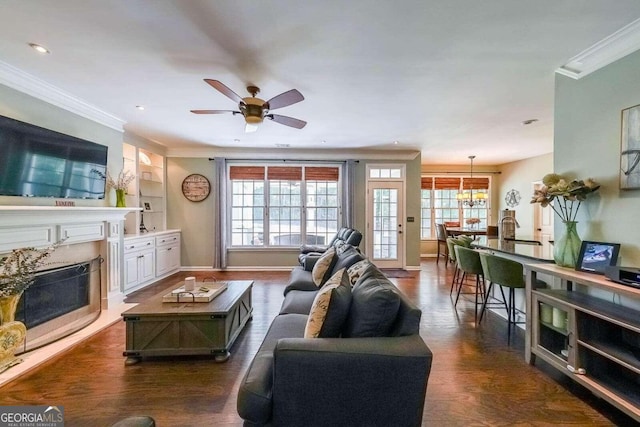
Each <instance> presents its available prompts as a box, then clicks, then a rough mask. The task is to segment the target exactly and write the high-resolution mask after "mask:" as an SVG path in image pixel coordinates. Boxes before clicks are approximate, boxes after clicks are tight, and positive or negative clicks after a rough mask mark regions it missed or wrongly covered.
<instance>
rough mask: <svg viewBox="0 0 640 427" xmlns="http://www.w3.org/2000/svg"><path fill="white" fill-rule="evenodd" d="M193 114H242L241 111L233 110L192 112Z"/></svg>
mask: <svg viewBox="0 0 640 427" xmlns="http://www.w3.org/2000/svg"><path fill="white" fill-rule="evenodd" d="M191 112H192V113H193V114H225V113H233V114H234V115H236V114H240V111H233V110H191Z"/></svg>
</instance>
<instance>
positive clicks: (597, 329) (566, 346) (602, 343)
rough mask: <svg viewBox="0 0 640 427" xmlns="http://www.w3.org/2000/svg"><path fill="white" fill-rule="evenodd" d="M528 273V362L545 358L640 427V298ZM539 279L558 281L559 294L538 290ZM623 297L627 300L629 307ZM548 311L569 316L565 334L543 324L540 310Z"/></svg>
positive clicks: (607, 286)
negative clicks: (537, 278) (537, 280)
mask: <svg viewBox="0 0 640 427" xmlns="http://www.w3.org/2000/svg"><path fill="white" fill-rule="evenodd" d="M525 268H526V269H527V273H528V274H527V293H526V294H527V312H530V313H531V316H529V317H528V318H527V328H526V335H527V338H526V341H525V347H526V348H525V358H526V359H527V361H529V362H530V363H535V360H536V357H539V358H541V359H542V360H544V361H546V362H548V363H549V364H550V365H551V366H553V367H555V368H556V369H558V370H559V371H561V372H563V373H564V374H566V375H567V376H569V377H570V378H572V379H573V380H574V381H576V382H578V383H580V384H582V385H583V386H585V387H586V388H587V389H589V390H591V391H592V392H593V393H594V394H596V395H597V396H599V397H601V398H603V399H605V400H606V401H608V402H609V403H611V404H612V405H614V406H616V407H617V408H619V409H620V410H621V411H623V412H625V413H627V414H628V415H630V416H631V417H633V418H634V419H635V420H636V421H640V311H639V310H637V309H635V308H634V307H636V306H638V305H640V292H639V291H638V290H636V289H633V288H630V287H623V286H621V285H619V284H616V283H613V282H610V281H608V280H606V279H605V278H604V277H602V276H597V275H593V274H585V273H581V272H576V271H573V270H569V269H567V268H562V267H558V266H555V265H550V264H529V265H526V266H525ZM538 273H540V274H546V275H551V276H553V277H555V278H556V279H558V280H557V281H556V283H557V286H559V288H556V289H536V277H537V274H538ZM593 290H597V291H596V292H593ZM621 296H624V297H625V298H626V299H627V300H628V301H627V302H626V303H625V304H622V299H621V298H620V297H621ZM613 301H620V303H615V302H613ZM547 305H548V306H551V307H553V309H554V310H561V311H562V312H563V313H566V328H563V327H558V326H556V325H554V324H550V323H549V322H548V321H544V322H543V321H542V317H543V315H542V310H541V308H542V307H543V306H547ZM529 310H530V311H529ZM547 320H548V317H547ZM553 323H558V322H556V321H555V320H554V321H553Z"/></svg>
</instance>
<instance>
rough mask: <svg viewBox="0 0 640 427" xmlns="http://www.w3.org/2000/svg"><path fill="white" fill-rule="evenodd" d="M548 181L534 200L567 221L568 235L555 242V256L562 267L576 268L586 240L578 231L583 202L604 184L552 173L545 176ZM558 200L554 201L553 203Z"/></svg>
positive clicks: (537, 192) (565, 222)
mask: <svg viewBox="0 0 640 427" xmlns="http://www.w3.org/2000/svg"><path fill="white" fill-rule="evenodd" d="M542 183H543V184H544V185H543V186H542V187H541V188H540V189H539V190H534V192H533V197H532V199H531V203H540V205H541V206H542V207H543V208H544V207H547V206H551V209H553V211H554V212H555V213H556V215H558V216H559V217H560V219H562V222H563V223H564V224H565V228H566V230H565V234H564V235H563V236H562V237H561V238H560V239H557V240H556V241H555V242H554V244H553V258H554V260H555V262H556V264H558V265H559V266H562V267H572V268H573V267H575V265H576V262H577V261H578V255H579V253H580V246H581V245H582V241H581V240H580V236H578V232H577V230H576V224H577V222H576V217H577V215H578V210H579V209H580V205H581V204H582V202H583V201H584V200H586V199H587V196H588V195H589V194H591V193H593V192H596V191H598V189H599V188H600V184H598V183H597V182H595V181H594V180H592V179H590V178H589V179H586V180H584V181H583V180H577V179H574V180H571V181H570V180H569V179H568V178H566V177H564V176H562V175H558V174H555V173H550V174H547V175H545V176H544V178H542ZM554 200H556V202H555V203H554V204H552V202H553V201H554Z"/></svg>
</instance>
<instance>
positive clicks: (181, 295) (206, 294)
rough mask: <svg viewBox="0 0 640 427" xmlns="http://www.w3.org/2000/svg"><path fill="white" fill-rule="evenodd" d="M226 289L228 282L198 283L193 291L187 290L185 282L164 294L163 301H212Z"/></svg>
mask: <svg viewBox="0 0 640 427" xmlns="http://www.w3.org/2000/svg"><path fill="white" fill-rule="evenodd" d="M225 289H227V283H226V282H200V283H196V286H195V287H194V289H193V291H187V290H185V288H184V284H183V285H182V286H180V287H179V288H177V289H174V290H172V291H171V292H169V293H168V294H165V295H163V297H162V302H210V301H211V300H212V299H214V298H215V297H217V296H218V295H220V293H221V292H223V291H224V290H225ZM178 299H179V301H178Z"/></svg>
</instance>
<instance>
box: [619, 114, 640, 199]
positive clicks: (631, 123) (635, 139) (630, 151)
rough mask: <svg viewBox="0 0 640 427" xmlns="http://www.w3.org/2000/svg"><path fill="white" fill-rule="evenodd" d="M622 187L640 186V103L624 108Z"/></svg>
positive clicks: (621, 159) (627, 188) (621, 158)
mask: <svg viewBox="0 0 640 427" xmlns="http://www.w3.org/2000/svg"><path fill="white" fill-rule="evenodd" d="M621 121H622V127H621V130H620V189H621V190H632V189H638V188H640V105H636V106H634V107H629V108H626V109H624V110H622V119H621Z"/></svg>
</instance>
